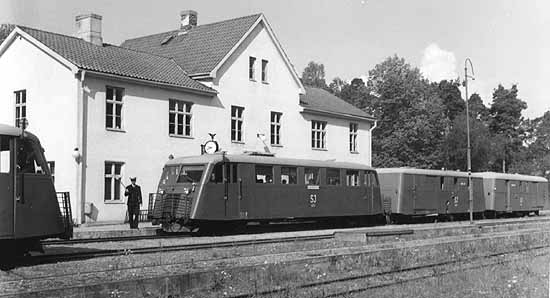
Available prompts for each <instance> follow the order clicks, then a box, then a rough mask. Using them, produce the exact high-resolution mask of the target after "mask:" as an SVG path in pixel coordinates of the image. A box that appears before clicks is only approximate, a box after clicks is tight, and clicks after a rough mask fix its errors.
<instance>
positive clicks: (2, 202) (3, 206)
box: [0, 135, 15, 239]
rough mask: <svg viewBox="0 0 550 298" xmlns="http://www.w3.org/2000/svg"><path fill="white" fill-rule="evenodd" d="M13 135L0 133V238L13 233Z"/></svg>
mask: <svg viewBox="0 0 550 298" xmlns="http://www.w3.org/2000/svg"><path fill="white" fill-rule="evenodd" d="M14 147H15V137H13V136H5V135H0V239H2V238H11V237H12V236H13V233H14V227H13V222H14V221H13V220H14V218H13V208H14V201H15V196H14V192H13V185H14V182H15V181H14V172H15V150H14Z"/></svg>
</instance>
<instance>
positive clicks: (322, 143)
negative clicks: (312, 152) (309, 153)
mask: <svg viewBox="0 0 550 298" xmlns="http://www.w3.org/2000/svg"><path fill="white" fill-rule="evenodd" d="M326 126H327V123H326V122H323V121H311V148H313V149H325V148H326V135H327V134H326V131H325V128H326Z"/></svg>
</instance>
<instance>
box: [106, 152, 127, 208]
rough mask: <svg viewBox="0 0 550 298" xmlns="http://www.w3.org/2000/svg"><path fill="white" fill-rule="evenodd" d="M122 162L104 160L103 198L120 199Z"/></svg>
mask: <svg viewBox="0 0 550 298" xmlns="http://www.w3.org/2000/svg"><path fill="white" fill-rule="evenodd" d="M123 165H124V163H122V162H111V161H106V162H105V195H104V200H105V201H106V202H110V201H120V200H121V197H122V196H121V193H122V188H121V179H122V166H123Z"/></svg>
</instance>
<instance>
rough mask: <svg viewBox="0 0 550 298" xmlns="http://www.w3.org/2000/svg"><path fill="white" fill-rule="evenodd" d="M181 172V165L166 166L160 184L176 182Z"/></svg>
mask: <svg viewBox="0 0 550 298" xmlns="http://www.w3.org/2000/svg"><path fill="white" fill-rule="evenodd" d="M179 173H180V166H166V167H164V170H163V171H162V176H161V177H160V184H161V185H166V184H173V183H175V182H176V179H177V177H178V175H179Z"/></svg>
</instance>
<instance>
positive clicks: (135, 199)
mask: <svg viewBox="0 0 550 298" xmlns="http://www.w3.org/2000/svg"><path fill="white" fill-rule="evenodd" d="M130 182H132V184H130V185H128V186H126V191H125V192H124V195H125V196H127V197H128V201H127V204H128V219H129V221H130V229H137V228H138V222H139V206H140V205H141V188H140V187H139V185H137V184H136V177H130Z"/></svg>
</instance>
